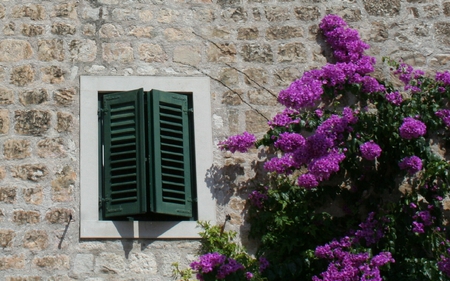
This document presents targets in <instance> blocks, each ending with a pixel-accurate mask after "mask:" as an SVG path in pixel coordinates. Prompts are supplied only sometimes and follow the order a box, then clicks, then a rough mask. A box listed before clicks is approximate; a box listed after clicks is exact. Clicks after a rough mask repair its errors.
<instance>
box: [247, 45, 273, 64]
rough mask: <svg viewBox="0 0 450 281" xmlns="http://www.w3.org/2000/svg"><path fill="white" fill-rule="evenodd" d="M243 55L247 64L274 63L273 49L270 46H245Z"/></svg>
mask: <svg viewBox="0 0 450 281" xmlns="http://www.w3.org/2000/svg"><path fill="white" fill-rule="evenodd" d="M241 55H242V57H243V59H244V61H247V62H259V63H265V62H267V63H270V62H272V61H273V52H272V48H271V46H270V45H268V44H262V45H261V44H245V45H244V46H243V47H242V54H241Z"/></svg>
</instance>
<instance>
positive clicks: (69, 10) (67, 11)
mask: <svg viewBox="0 0 450 281" xmlns="http://www.w3.org/2000/svg"><path fill="white" fill-rule="evenodd" d="M77 3H78V2H76V3H75V2H73V3H63V4H57V5H53V12H52V16H53V17H60V18H71V19H76V18H77V7H76V6H77Z"/></svg>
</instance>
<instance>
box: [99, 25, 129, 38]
mask: <svg viewBox="0 0 450 281" xmlns="http://www.w3.org/2000/svg"><path fill="white" fill-rule="evenodd" d="M122 33H123V31H122V30H121V28H118V27H117V26H115V25H114V24H110V23H107V24H104V25H102V26H101V27H100V30H99V31H98V34H99V35H100V38H115V37H120V36H121V34H122Z"/></svg>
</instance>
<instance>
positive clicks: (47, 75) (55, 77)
mask: <svg viewBox="0 0 450 281" xmlns="http://www.w3.org/2000/svg"><path fill="white" fill-rule="evenodd" d="M64 74H65V71H64V70H62V69H61V68H60V67H58V66H55V65H52V66H48V67H43V68H41V75H42V81H43V82H45V83H50V84H61V83H62V82H64V80H65V79H64Z"/></svg>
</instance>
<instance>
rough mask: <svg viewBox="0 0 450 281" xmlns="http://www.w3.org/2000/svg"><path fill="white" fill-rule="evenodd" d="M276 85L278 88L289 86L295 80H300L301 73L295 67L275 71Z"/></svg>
mask: <svg viewBox="0 0 450 281" xmlns="http://www.w3.org/2000/svg"><path fill="white" fill-rule="evenodd" d="M274 76H275V84H276V85H277V86H283V87H285V86H288V85H290V84H291V83H292V82H293V81H294V80H296V79H298V78H300V71H299V70H298V69H297V68H294V67H287V68H283V69H277V70H275V75H274Z"/></svg>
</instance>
